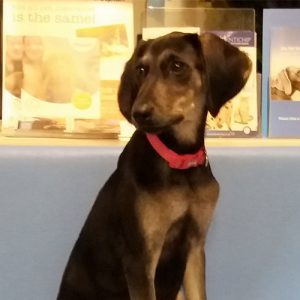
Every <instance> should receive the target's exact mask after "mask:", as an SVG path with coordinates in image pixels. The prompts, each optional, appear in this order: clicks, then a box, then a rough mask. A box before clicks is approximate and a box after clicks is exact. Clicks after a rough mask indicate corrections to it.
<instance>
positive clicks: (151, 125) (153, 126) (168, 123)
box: [133, 115, 184, 134]
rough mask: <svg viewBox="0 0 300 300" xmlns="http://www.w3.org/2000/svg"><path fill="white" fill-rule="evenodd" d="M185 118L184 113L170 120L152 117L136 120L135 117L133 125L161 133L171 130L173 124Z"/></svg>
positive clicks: (147, 131)
mask: <svg viewBox="0 0 300 300" xmlns="http://www.w3.org/2000/svg"><path fill="white" fill-rule="evenodd" d="M183 119H184V116H183V115H178V116H174V117H172V118H170V119H168V120H154V119H151V120H148V121H145V122H136V121H135V120H134V119H133V125H134V126H135V127H136V128H137V129H139V130H141V131H143V132H146V133H154V134H159V133H162V132H165V131H167V130H169V129H170V128H171V127H172V126H174V125H177V124H179V123H180V122H182V121H183Z"/></svg>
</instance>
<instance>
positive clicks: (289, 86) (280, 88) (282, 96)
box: [271, 67, 300, 100]
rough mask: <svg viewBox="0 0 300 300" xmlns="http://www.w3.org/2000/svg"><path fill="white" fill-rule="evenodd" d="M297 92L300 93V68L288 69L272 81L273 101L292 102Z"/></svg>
mask: <svg viewBox="0 0 300 300" xmlns="http://www.w3.org/2000/svg"><path fill="white" fill-rule="evenodd" d="M296 91H300V68H296V67H287V68H285V69H283V70H281V71H280V72H279V73H278V75H277V76H276V78H274V79H273V80H272V81H271V98H272V100H292V95H293V94H294V93H295V92H296Z"/></svg>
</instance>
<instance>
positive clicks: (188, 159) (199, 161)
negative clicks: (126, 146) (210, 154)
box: [146, 133, 208, 170]
mask: <svg viewBox="0 0 300 300" xmlns="http://www.w3.org/2000/svg"><path fill="white" fill-rule="evenodd" d="M146 136H147V139H148V141H149V143H150V144H151V146H152V147H153V148H154V150H155V151H156V152H157V153H158V154H159V155H160V156H161V157H162V158H163V159H164V160H166V161H167V162H168V163H169V166H170V168H172V169H180V170H185V169H189V168H193V167H197V166H200V165H205V166H207V164H208V160H207V156H206V151H205V148H204V147H201V148H200V149H199V151H198V152H196V153H194V154H177V153H176V152H174V151H173V150H171V149H169V148H168V147H167V146H166V145H165V144H164V143H163V142H162V141H161V140H160V139H159V137H158V136H157V135H156V134H149V133H147V134H146Z"/></svg>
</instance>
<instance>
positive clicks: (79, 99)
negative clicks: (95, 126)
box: [72, 91, 92, 109]
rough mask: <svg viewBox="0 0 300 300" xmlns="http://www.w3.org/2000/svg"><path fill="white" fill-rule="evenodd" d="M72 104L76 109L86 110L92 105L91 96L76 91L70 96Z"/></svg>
mask: <svg viewBox="0 0 300 300" xmlns="http://www.w3.org/2000/svg"><path fill="white" fill-rule="evenodd" d="M72 103H73V105H74V106H75V107H76V108H78V109H88V108H90V107H91V105H92V96H91V95H90V94H89V93H87V92H83V91H76V92H74V94H73V96H72Z"/></svg>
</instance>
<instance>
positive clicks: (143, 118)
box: [132, 104, 154, 123]
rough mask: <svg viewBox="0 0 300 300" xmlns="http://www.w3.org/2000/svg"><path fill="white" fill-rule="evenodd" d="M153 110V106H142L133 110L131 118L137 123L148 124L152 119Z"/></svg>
mask: <svg viewBox="0 0 300 300" xmlns="http://www.w3.org/2000/svg"><path fill="white" fill-rule="evenodd" d="M153 110H154V109H153V106H150V105H148V104H143V105H140V106H138V107H136V108H135V109H134V111H133V114H132V116H133V118H134V120H135V121H136V122H137V123H144V122H148V121H151V119H152V115H153Z"/></svg>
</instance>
